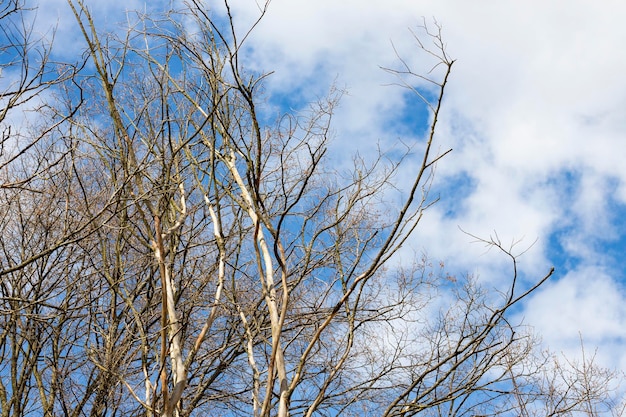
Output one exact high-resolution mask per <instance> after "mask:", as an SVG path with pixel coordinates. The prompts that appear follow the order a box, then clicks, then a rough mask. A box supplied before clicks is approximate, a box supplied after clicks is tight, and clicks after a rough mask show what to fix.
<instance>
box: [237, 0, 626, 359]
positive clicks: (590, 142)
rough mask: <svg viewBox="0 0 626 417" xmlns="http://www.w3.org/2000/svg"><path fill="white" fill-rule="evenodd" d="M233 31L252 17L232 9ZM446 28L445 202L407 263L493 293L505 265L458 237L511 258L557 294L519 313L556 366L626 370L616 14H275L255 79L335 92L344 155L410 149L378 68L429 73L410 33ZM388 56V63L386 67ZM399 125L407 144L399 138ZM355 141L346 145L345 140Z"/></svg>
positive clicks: (518, 5)
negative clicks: (263, 74)
mask: <svg viewBox="0 0 626 417" xmlns="http://www.w3.org/2000/svg"><path fill="white" fill-rule="evenodd" d="M234 10H235V11H236V14H235V15H236V16H237V17H238V18H239V19H240V21H241V22H246V21H248V22H250V21H252V20H253V19H254V18H255V17H256V16H258V9H257V7H256V5H255V2H254V1H244V0H242V1H238V2H236V5H234ZM423 19H425V22H426V23H427V24H428V25H429V26H430V27H431V28H434V26H433V22H434V21H435V20H436V22H438V23H439V24H440V25H441V26H442V36H443V39H444V42H445V43H446V52H447V53H448V54H449V55H450V56H451V57H452V58H453V59H455V60H456V61H455V64H454V65H453V70H452V75H451V79H450V84H449V86H448V90H447V92H446V96H445V101H444V108H443V113H442V117H441V119H440V123H441V124H440V126H439V133H438V136H437V141H438V146H441V149H442V150H445V149H447V148H453V152H452V153H451V154H449V155H448V156H447V157H446V158H445V159H444V160H443V161H442V162H441V163H440V164H439V166H438V168H437V182H436V184H435V185H436V187H435V192H436V193H439V195H440V197H441V201H440V202H439V204H437V205H436V206H434V207H433V208H432V209H431V210H430V211H429V212H428V213H427V215H426V217H425V219H424V222H423V223H422V224H421V226H420V229H419V230H418V233H417V235H416V237H415V239H414V241H413V242H412V244H413V249H417V250H421V251H425V252H426V253H428V255H429V256H431V257H432V258H434V259H441V260H444V261H445V264H446V265H447V267H449V268H451V269H452V270H453V271H454V270H456V271H459V272H462V271H467V272H470V273H473V274H477V275H479V276H482V277H484V278H485V279H486V280H488V282H490V283H491V282H493V285H494V286H497V284H498V280H502V279H505V280H506V279H507V278H510V264H508V263H507V262H506V260H505V259H503V258H502V257H501V256H500V255H499V254H497V253H495V251H489V252H486V251H485V247H484V245H481V244H477V243H475V242H473V241H474V239H473V238H471V237H470V236H468V235H467V234H464V233H463V232H462V231H461V230H460V229H463V230H465V231H467V232H469V233H471V234H473V235H477V236H480V237H483V238H489V237H490V236H495V234H497V236H498V237H499V238H500V239H501V240H502V242H503V243H505V244H508V243H509V242H517V241H519V244H518V245H517V247H516V250H519V251H520V252H521V251H523V250H524V249H527V248H530V249H529V250H528V252H526V253H525V254H524V255H523V256H522V257H521V258H520V266H521V268H522V271H523V273H524V277H525V278H526V279H528V280H529V281H532V280H533V279H539V278H540V277H542V276H543V275H545V274H546V273H547V271H548V270H549V268H550V267H551V266H554V267H555V268H556V272H555V275H554V276H553V278H552V279H551V280H550V281H549V282H548V283H547V284H546V285H544V286H543V287H542V288H540V289H539V290H538V291H537V292H536V293H535V294H534V295H533V296H532V297H531V298H530V299H529V300H528V301H527V303H526V304H525V305H524V308H523V310H522V311H520V312H519V313H518V315H519V317H518V319H519V320H523V322H524V323H526V324H529V325H531V326H532V327H534V328H535V330H536V331H537V333H538V334H540V335H541V337H542V339H543V341H544V343H545V344H546V345H547V346H549V347H550V348H551V349H552V350H554V351H557V352H559V351H562V352H564V353H565V354H567V355H569V356H571V355H577V354H578V353H579V352H580V340H581V338H582V339H583V341H584V344H585V349H586V350H587V351H594V349H596V348H597V353H596V354H597V358H598V360H599V361H600V362H601V363H603V364H605V365H607V366H614V367H618V368H621V369H623V370H626V302H625V301H626V289H625V283H626V269H625V267H624V266H623V262H622V259H623V258H624V255H623V254H624V252H625V251H626V220H624V219H626V164H624V160H625V159H626V77H624V74H626V49H624V47H623V43H624V40H625V39H626V25H624V24H623V22H624V21H625V20H626V5H625V4H624V3H623V2H619V1H604V2H602V3H601V4H600V3H599V2H594V1H579V0H568V1H551V2H545V1H536V0H530V1H524V2H513V1H472V2H464V1H441V0H437V1H409V0H385V1H374V0H369V1H363V0H343V1H336V0H318V1H315V2H311V1H305V0H273V1H272V2H271V4H270V5H269V8H268V11H267V14H266V16H265V17H264V19H263V20H262V21H261V23H260V25H259V27H257V28H256V30H255V33H254V36H253V37H251V38H250V40H251V43H252V49H253V50H254V53H253V56H254V59H253V60H251V61H252V62H253V64H251V65H258V66H259V68H265V69H266V70H268V69H271V70H273V71H275V73H274V74H273V75H272V77H270V78H269V79H268V84H269V88H270V90H271V91H276V92H281V91H293V90H294V88H295V89H296V90H297V91H298V92H299V95H300V96H301V97H300V98H301V99H302V100H306V99H309V100H311V99H314V98H315V97H316V96H318V95H320V94H323V93H324V92H325V91H326V90H325V89H327V88H328V86H329V85H331V84H333V83H334V84H335V85H336V86H337V87H338V88H342V89H345V91H346V93H345V94H344V96H343V97H342V101H341V104H340V108H339V110H338V113H337V115H336V116H335V118H334V129H335V133H336V142H337V143H336V144H335V146H337V148H338V149H340V150H342V151H343V152H345V154H349V153H350V152H351V151H354V150H355V149H356V150H358V151H359V152H362V153H367V152H368V150H373V149H375V148H376V145H377V144H380V145H381V147H382V148H383V149H388V148H392V147H393V142H394V141H398V140H402V141H405V142H407V143H410V142H411V141H412V140H419V138H420V135H421V134H422V133H423V127H422V129H420V128H419V126H420V124H422V125H423V122H424V119H423V112H422V111H420V108H419V106H416V103H415V101H414V100H413V101H411V100H409V99H408V97H410V96H409V95H407V94H406V91H404V90H402V89H401V88H397V87H394V86H390V85H389V84H390V83H393V82H395V80H394V78H393V77H391V76H390V74H388V73H385V72H384V71H382V70H381V68H380V67H392V68H397V67H398V64H399V61H398V59H397V56H396V53H395V51H397V52H398V54H399V55H400V56H401V57H402V59H404V60H406V61H407V62H408V63H409V64H410V65H411V67H412V68H413V69H415V71H416V72H420V71H424V70H427V69H428V68H429V67H428V65H430V62H429V61H428V60H427V59H426V58H425V57H424V55H421V54H419V53H418V52H419V51H418V48H417V46H416V43H415V41H414V39H413V37H412V33H411V31H410V30H409V29H411V30H412V31H413V32H414V33H415V34H418V35H419V34H420V32H419V25H421V24H422V22H423V21H424V20H423ZM394 49H395V51H394ZM407 125H408V126H409V127H411V128H412V129H413V132H411V129H407ZM355 138H357V139H355Z"/></svg>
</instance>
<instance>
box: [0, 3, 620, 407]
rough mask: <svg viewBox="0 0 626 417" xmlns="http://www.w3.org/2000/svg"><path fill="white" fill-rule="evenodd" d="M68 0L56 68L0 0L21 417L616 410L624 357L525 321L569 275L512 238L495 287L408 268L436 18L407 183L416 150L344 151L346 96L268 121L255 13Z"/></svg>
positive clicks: (440, 67) (425, 156)
mask: <svg viewBox="0 0 626 417" xmlns="http://www.w3.org/2000/svg"><path fill="white" fill-rule="evenodd" d="M226 5H227V6H228V4H226ZM67 6H68V10H71V12H72V13H73V14H74V16H75V23H76V28H77V30H78V31H80V32H81V33H82V35H83V38H82V41H83V42H84V45H85V47H84V53H83V54H82V55H81V56H79V57H77V58H76V61H75V62H55V61H53V59H52V57H53V56H54V54H52V48H53V45H51V44H47V43H46V42H45V40H43V39H36V38H35V36H34V33H33V31H32V26H30V25H29V23H28V22H29V20H28V17H27V16H28V14H27V10H25V9H24V8H23V5H22V4H21V2H20V1H19V0H12V1H9V2H5V3H3V5H2V6H1V7H2V9H0V19H1V21H2V35H1V36H0V40H1V41H2V44H0V53H2V55H1V58H0V70H2V73H0V76H1V77H2V78H0V88H1V90H0V123H1V126H0V127H1V129H2V139H1V143H0V144H1V147H0V151H1V153H0V207H1V209H0V230H2V235H1V237H0V409H1V414H2V416H16V417H17V416H77V417H78V416H86V415H90V416H168V417H170V416H181V417H182V416H205V415H209V416H239V415H240V416H255V417H257V416H258V417H261V416H263V417H265V416H279V417H287V416H307V417H309V416H340V415H341V416H357V415H358V416H362V415H372V416H384V417H387V416H411V415H416V414H423V415H428V416H444V415H445V416H472V415H510V416H518V415H522V416H531V415H563V416H569V415H578V414H581V413H582V414H584V415H600V414H601V413H608V412H614V413H618V412H619V410H618V408H617V407H616V405H615V404H613V403H612V397H611V395H610V394H611V387H612V386H611V382H612V380H613V376H614V375H613V374H612V373H611V372H609V371H607V370H603V369H601V368H598V367H596V366H594V365H593V360H592V358H587V360H585V361H584V362H583V363H581V364H580V365H576V364H573V363H569V364H565V365H564V364H563V363H560V362H558V361H555V358H554V357H553V356H552V355H548V354H537V349H536V346H537V341H536V340H535V338H534V337H533V336H532V334H530V332H529V331H528V329H525V328H523V327H520V326H517V325H516V324H515V323H511V322H510V321H509V320H508V317H509V315H508V311H509V310H510V309H511V308H512V307H513V306H515V305H517V304H518V303H519V302H520V301H521V300H522V299H523V298H524V297H526V296H527V295H528V294H529V293H530V292H532V291H534V290H535V289H536V288H537V287H538V286H539V285H541V283H543V282H544V281H545V280H546V279H547V278H548V277H549V276H550V275H551V273H552V272H551V271H550V272H549V273H548V274H547V275H546V276H545V277H542V278H540V279H538V280H537V283H536V285H534V286H532V287H531V288H521V287H520V284H519V283H517V270H516V262H517V257H516V256H515V254H514V253H513V252H512V250H513V249H510V248H506V247H504V246H502V245H501V243H500V242H499V241H498V240H497V239H494V240H491V241H488V242H487V243H489V244H491V245H492V246H496V247H497V248H498V249H500V250H502V251H503V252H504V253H505V254H506V255H508V256H510V258H511V262H512V267H513V268H512V273H511V276H510V277H509V278H508V284H507V285H508V286H507V287H506V288H500V294H503V295H502V296H501V297H499V296H494V295H493V291H488V290H487V289H485V288H482V287H481V286H480V285H479V284H478V282H477V281H476V280H475V279H473V278H471V277H467V278H463V279H462V278H460V277H457V278H451V277H450V276H449V275H447V274H446V273H445V270H444V268H443V265H442V266H441V268H437V267H434V266H432V265H431V263H430V261H429V260H428V259H426V258H421V257H416V259H415V260H414V262H413V263H411V264H410V265H400V264H399V262H395V258H394V255H396V254H397V251H398V250H399V249H400V247H401V246H403V245H405V244H406V243H407V240H408V239H409V238H410V237H411V236H412V235H413V234H414V232H415V230H416V227H417V225H418V223H419V222H420V221H422V218H423V215H424V212H425V210H426V209H427V208H428V207H429V206H430V205H431V204H433V203H434V200H433V199H432V198H431V197H430V195H429V190H430V187H431V184H432V175H433V169H434V167H435V164H436V163H437V162H438V161H439V160H440V159H441V158H442V157H443V156H444V155H445V154H446V153H447V152H444V153H439V154H436V153H435V152H434V151H433V149H435V148H436V146H435V143H434V141H435V132H436V127H437V122H438V116H439V113H440V108H441V105H442V101H443V96H444V90H445V87H446V84H447V81H448V76H449V75H450V70H451V68H452V65H453V60H451V59H450V58H449V57H448V56H447V54H446V52H445V50H444V47H443V43H442V38H441V34H440V32H439V30H438V28H436V29H437V30H436V31H435V32H431V31H429V30H428V29H427V28H426V27H424V28H423V29H425V32H424V33H423V34H420V35H419V36H417V35H416V36H415V39H416V41H417V51H418V52H420V53H423V54H424V59H429V60H432V61H433V66H434V70H433V71H432V72H431V73H430V74H429V76H428V77H425V76H423V75H421V74H416V73H413V71H412V70H411V69H410V67H409V66H408V65H407V64H406V63H405V62H404V61H401V63H402V65H403V66H402V68H401V69H400V70H393V71H392V72H393V73H394V74H396V75H398V76H399V77H400V79H401V80H402V82H403V84H404V85H405V86H406V87H409V88H410V89H411V90H412V91H413V92H414V93H415V94H418V95H420V97H422V98H423V99H424V100H425V105H426V106H427V107H428V108H429V109H430V111H431V118H430V123H431V129H430V131H429V133H428V135H427V137H425V138H424V143H423V144H421V145H420V146H421V149H422V150H423V153H422V154H421V156H420V162H419V164H418V165H419V169H418V170H417V172H415V175H414V177H413V178H412V183H411V184H408V185H407V184H402V185H401V186H399V185H398V184H394V182H393V179H394V174H395V173H396V172H398V170H399V168H400V166H401V164H403V163H404V161H406V160H407V159H408V158H409V156H408V155H407V156H406V158H404V157H403V158H399V159H397V160H386V158H384V157H383V155H381V156H380V158H379V159H378V160H376V161H362V160H360V159H358V158H355V159H354V165H353V170H352V172H351V173H350V174H349V175H346V174H345V171H343V170H342V171H339V170H336V169H334V168H333V166H332V164H331V163H330V162H329V161H330V159H329V157H328V155H327V148H328V144H329V140H330V139H331V138H330V133H329V132H330V126H331V119H332V116H333V113H334V108H335V106H336V105H337V102H338V100H339V95H337V94H334V93H333V94H330V95H329V97H327V98H326V99H324V100H320V101H319V102H317V103H313V104H312V105H311V106H310V108H309V110H308V111H302V112H298V113H294V112H290V113H284V114H283V113H280V114H278V115H276V114H274V113H272V111H274V110H271V109H270V107H269V106H268V105H267V104H266V102H265V101H263V97H262V86H263V79H264V77H265V75H264V74H254V73H248V72H246V71H245V68H244V65H243V63H242V57H241V54H242V51H243V50H245V45H246V40H247V39H248V38H249V37H250V36H253V35H254V33H253V29H254V27H252V28H251V29H249V30H246V31H241V28H236V27H235V24H234V23H233V16H232V15H231V13H230V9H229V8H228V7H226V10H227V14H226V16H219V18H218V17H216V16H214V15H213V14H212V12H209V10H208V9H207V8H206V6H204V5H203V4H202V2H200V1H196V0H193V1H190V2H189V3H188V4H187V5H186V6H184V8H183V9H181V10H176V11H170V12H169V13H167V14H166V15H164V16H151V17H148V16H139V18H138V21H137V23H136V24H133V25H132V27H131V28H130V29H128V31H127V32H125V33H124V34H123V35H121V36H120V35H119V34H115V33H102V32H101V31H100V28H99V26H98V21H97V20H96V18H95V16H93V15H92V14H90V12H89V8H88V7H87V2H84V1H82V0H68V2H67ZM265 8H267V5H265ZM264 14H265V9H263V10H261V13H260V17H259V19H262V17H263V15H264ZM183 22H184V24H183ZM257 23H258V22H257ZM189 27H192V28H193V31H191V30H190V29H188V28H189ZM420 36H421V37H423V39H422V40H421V41H420V39H421V38H420ZM390 71H391V70H390ZM425 88H426V89H428V91H429V93H430V94H428V95H422V93H421V92H422V91H424V90H423V89H425ZM430 96H433V97H435V100H434V101H433V102H429V101H427V99H426V98H425V97H430ZM26 113H29V114H30V116H28V117H26V116H23V115H24V114H26ZM20 115H22V116H20ZM33 115H34V116H33ZM20 117H22V119H20ZM20 120H21V122H20ZM413 157H414V156H411V158H413ZM398 188H400V189H401V190H402V202H401V204H399V205H398V206H397V207H392V206H390V205H389V204H388V203H384V201H388V200H386V199H385V196H387V195H388V193H389V192H392V191H393V190H396V189H398Z"/></svg>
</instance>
